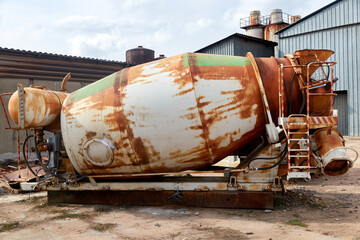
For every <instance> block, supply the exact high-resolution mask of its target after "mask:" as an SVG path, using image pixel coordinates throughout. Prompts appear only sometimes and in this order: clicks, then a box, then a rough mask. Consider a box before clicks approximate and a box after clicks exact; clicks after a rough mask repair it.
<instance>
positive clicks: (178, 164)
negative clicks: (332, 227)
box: [9, 50, 357, 208]
mask: <svg viewBox="0 0 360 240" xmlns="http://www.w3.org/2000/svg"><path fill="white" fill-rule="evenodd" d="M332 54H333V51H330V50H299V51H296V52H295V53H294V54H292V55H285V57H284V58H273V57H271V58H255V57H254V56H253V55H252V54H251V53H248V54H247V55H246V57H236V56H221V55H211V54H195V53H186V54H181V55H178V56H175V57H170V58H166V59H162V60H158V61H154V62H149V63H145V64H142V65H137V66H133V67H130V68H126V69H123V70H121V71H118V72H116V73H114V74H112V75H110V76H107V77H105V78H103V79H100V80H99V81H97V82H94V83H92V84H90V85H88V86H85V87H83V88H81V89H79V90H77V91H76V92H73V93H70V94H67V93H64V92H65V91H66V90H65V89H66V82H67V81H68V80H69V78H70V75H69V74H68V75H67V76H66V77H65V78H64V80H63V83H62V88H61V92H54V91H49V90H47V89H45V88H39V87H33V86H32V87H25V88H24V87H23V86H22V85H21V84H19V85H18V91H17V92H15V93H14V94H13V96H12V97H11V99H10V101H9V112H10V116H11V118H12V119H13V120H14V121H15V122H16V123H17V124H18V126H19V127H18V128H19V129H32V130H34V132H35V134H34V135H33V136H34V140H35V145H36V148H35V151H36V153H37V156H38V159H41V161H40V163H41V168H42V169H44V171H45V172H46V177H45V178H44V179H42V180H40V178H39V176H37V179H38V180H39V182H38V183H37V186H38V185H41V186H42V187H43V189H46V190H48V191H49V195H48V196H49V201H51V202H61V201H65V202H91V203H109V199H116V201H115V200H114V201H113V203H119V204H120V203H121V204H128V203H134V204H150V205H161V204H167V203H169V199H174V198H175V199H177V200H179V199H181V202H182V203H183V204H185V205H188V206H211V207H256V208H271V207H272V206H273V205H272V196H273V195H272V194H271V193H272V192H276V191H282V190H283V188H284V185H283V184H281V181H282V178H283V177H285V176H286V178H287V179H291V178H305V179H311V174H320V173H322V174H325V175H329V176H337V175H341V174H344V173H346V172H347V171H348V170H349V169H350V168H351V167H352V166H353V163H354V161H355V160H356V159H357V152H356V151H355V155H356V156H355V158H354V159H351V158H350V157H349V154H348V152H347V151H348V150H353V149H351V148H349V147H345V144H344V140H343V138H342V137H341V135H340V134H339V132H338V131H337V130H336V126H337V124H338V121H337V115H336V111H334V109H333V97H334V96H335V95H336V94H335V93H334V92H333V84H334V83H335V82H336V80H335V78H334V74H333V70H334V64H335V62H326V60H327V59H328V58H329V57H330V56H331V55H332ZM59 123H60V125H61V132H60V131H59V128H60V126H59ZM44 130H49V131H53V132H54V136H51V137H49V138H48V139H45V137H44V133H43V131H44ZM25 142H26V141H25ZM25 142H24V145H23V146H25ZM42 152H49V155H48V156H49V158H48V161H45V162H44V163H43V161H42V159H43V158H42V156H41V153H42ZM24 156H25V152H24ZM229 156H235V157H236V158H237V160H236V161H235V158H233V159H234V161H232V162H230V161H228V162H227V163H226V164H225V163H224V161H225V160H223V159H224V158H227V157H229ZM25 161H26V162H28V161H27V160H26V158H25ZM215 163H216V165H214V164H215ZM28 165H29V164H28ZM29 166H30V165H29ZM214 169H215V170H214ZM184 171H186V172H184ZM190 173H191V174H190ZM192 174H195V175H196V177H194V176H193V175H192ZM204 174H208V175H206V176H204ZM213 174H215V175H213ZM34 175H36V173H35V174H34ZM178 176H182V177H180V178H179V177H178ZM85 179H86V180H85ZM108 179H111V180H110V181H108ZM63 190H67V191H63ZM108 190H112V191H113V192H112V195H111V197H110V196H108V195H107V194H109V192H108ZM86 191H88V192H86ZM104 191H106V192H104ZM139 194H140V195H139ZM142 194H147V195H146V196H148V198H146V199H147V200H148V202H145V201H142V200H141V199H143V197H142V196H143V195H142ZM224 199H225V200H224ZM226 199H227V200H226ZM229 199H233V200H231V201H230V200H229ZM243 199H248V200H249V201H243ZM111 201H112V200H111Z"/></svg>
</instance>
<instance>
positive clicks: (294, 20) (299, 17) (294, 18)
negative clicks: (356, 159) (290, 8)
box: [291, 15, 301, 24]
mask: <svg viewBox="0 0 360 240" xmlns="http://www.w3.org/2000/svg"><path fill="white" fill-rule="evenodd" d="M300 19H301V16H300V15H294V16H291V24H293V23H295V22H297V21H299V20H300Z"/></svg>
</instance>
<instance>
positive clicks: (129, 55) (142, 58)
mask: <svg viewBox="0 0 360 240" xmlns="http://www.w3.org/2000/svg"><path fill="white" fill-rule="evenodd" d="M154 53H155V52H154V50H151V49H147V48H143V46H138V47H137V48H133V49H130V50H127V51H126V62H127V63H130V64H134V65H138V64H142V63H146V62H151V61H153V60H154Z"/></svg>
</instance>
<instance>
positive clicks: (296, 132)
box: [288, 132, 309, 134]
mask: <svg viewBox="0 0 360 240" xmlns="http://www.w3.org/2000/svg"><path fill="white" fill-rule="evenodd" d="M308 133H309V132H288V134H308Z"/></svg>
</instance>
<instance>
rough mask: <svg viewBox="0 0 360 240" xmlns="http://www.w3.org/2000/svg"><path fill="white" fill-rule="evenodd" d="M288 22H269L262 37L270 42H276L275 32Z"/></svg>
mask: <svg viewBox="0 0 360 240" xmlns="http://www.w3.org/2000/svg"><path fill="white" fill-rule="evenodd" d="M288 25H289V24H287V23H284V22H281V23H276V24H269V25H267V26H266V27H265V29H264V39H265V40H268V41H272V42H278V36H277V35H276V34H275V33H276V32H277V31H280V30H281V29H283V28H284V27H287V26H288Z"/></svg>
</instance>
